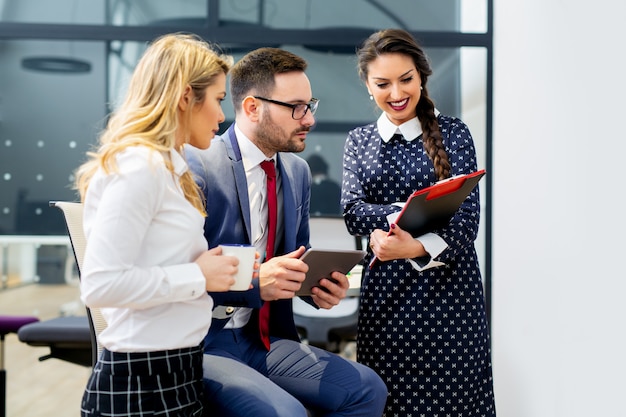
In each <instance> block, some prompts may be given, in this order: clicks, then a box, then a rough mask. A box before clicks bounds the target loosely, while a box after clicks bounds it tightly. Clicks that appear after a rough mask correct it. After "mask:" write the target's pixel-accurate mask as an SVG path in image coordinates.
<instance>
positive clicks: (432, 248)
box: [376, 109, 448, 271]
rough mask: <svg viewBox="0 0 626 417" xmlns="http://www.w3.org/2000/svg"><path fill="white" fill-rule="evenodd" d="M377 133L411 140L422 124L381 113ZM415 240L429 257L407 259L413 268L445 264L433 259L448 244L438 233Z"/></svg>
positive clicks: (389, 138)
mask: <svg viewBox="0 0 626 417" xmlns="http://www.w3.org/2000/svg"><path fill="white" fill-rule="evenodd" d="M438 114H439V111H438V110H437V109H435V115H438ZM376 124H377V127H378V133H379V134H380V137H381V138H382V140H383V141H384V142H389V141H390V140H391V138H392V137H393V135H395V134H401V135H402V136H403V137H404V140H406V141H407V142H411V141H413V140H415V139H417V138H418V137H419V136H420V135H421V134H422V133H423V132H422V125H421V124H420V121H419V119H418V118H417V117H414V118H412V119H411V120H407V121H406V122H404V123H402V124H401V125H400V126H396V125H394V124H393V123H391V121H390V120H389V119H388V118H387V115H386V114H385V113H383V114H381V115H380V117H379V118H378V121H377V123H376ZM404 203H405V201H399V202H397V203H394V205H396V206H399V207H403V206H404ZM399 214H400V213H399V212H398V213H393V214H391V215H390V216H389V218H388V219H387V221H388V222H389V224H391V223H393V222H394V221H395V219H396V217H397V216H398V215H399ZM415 240H417V241H419V242H420V243H421V244H422V245H423V246H424V249H425V250H426V252H428V254H429V255H430V259H428V260H427V262H424V263H418V262H416V261H415V260H413V259H409V260H408V261H409V262H410V263H411V266H413V268H414V269H416V270H418V271H423V270H425V269H430V268H434V267H437V266H442V265H445V264H444V263H443V262H439V261H434V260H433V259H435V258H436V257H437V256H439V255H440V254H441V252H443V251H444V250H445V249H446V248H447V247H448V244H447V243H446V241H445V240H443V239H442V238H441V237H440V236H439V235H436V234H435V233H426V234H424V235H422V236H418V237H416V238H415Z"/></svg>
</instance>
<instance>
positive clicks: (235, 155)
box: [224, 123, 252, 243]
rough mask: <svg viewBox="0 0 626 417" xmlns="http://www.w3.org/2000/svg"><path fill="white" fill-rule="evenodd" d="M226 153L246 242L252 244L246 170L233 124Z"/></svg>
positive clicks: (226, 141) (229, 129) (225, 142)
mask: <svg viewBox="0 0 626 417" xmlns="http://www.w3.org/2000/svg"><path fill="white" fill-rule="evenodd" d="M224 144H225V145H226V153H227V154H228V157H229V158H230V160H231V164H232V168H233V176H234V177H235V187H236V189H237V195H238V196H239V208H240V210H241V213H242V217H243V222H244V225H245V228H246V233H247V234H248V242H249V243H252V232H251V230H252V228H251V227H250V199H249V198H248V180H247V179H246V170H245V168H244V167H243V160H242V159H241V150H240V149H239V142H237V134H236V133H235V124H234V123H233V124H232V125H231V126H230V127H229V128H228V132H227V140H224Z"/></svg>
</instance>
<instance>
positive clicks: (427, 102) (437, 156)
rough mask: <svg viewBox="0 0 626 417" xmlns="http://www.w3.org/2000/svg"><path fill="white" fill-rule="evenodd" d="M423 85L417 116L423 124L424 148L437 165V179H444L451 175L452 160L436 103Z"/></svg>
mask: <svg viewBox="0 0 626 417" xmlns="http://www.w3.org/2000/svg"><path fill="white" fill-rule="evenodd" d="M423 87H424V88H423V89H422V97H421V98H420V101H419V103H418V104H417V108H416V112H417V118H418V119H419V121H420V123H421V125H422V132H423V133H422V141H423V143H424V149H425V150H426V154H427V155H428V157H429V158H430V159H431V161H433V165H434V166H435V176H436V177H437V180H443V179H446V178H448V177H450V171H451V168H450V161H449V160H448V153H447V152H446V149H445V147H444V146H443V138H442V136H441V131H440V130H439V123H438V122H437V116H435V103H433V101H432V100H431V99H430V98H429V97H428V92H427V90H426V88H425V86H423Z"/></svg>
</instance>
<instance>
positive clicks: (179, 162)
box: [170, 149, 189, 176]
mask: <svg viewBox="0 0 626 417" xmlns="http://www.w3.org/2000/svg"><path fill="white" fill-rule="evenodd" d="M170 160H171V161H172V166H173V168H174V172H175V173H176V175H178V176H181V175H183V174H184V173H185V172H186V171H187V169H189V168H188V166H187V162H186V161H185V158H184V157H183V156H182V155H181V154H180V153H179V152H178V151H176V150H175V149H170Z"/></svg>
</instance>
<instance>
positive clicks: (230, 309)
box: [226, 307, 235, 314]
mask: <svg viewBox="0 0 626 417" xmlns="http://www.w3.org/2000/svg"><path fill="white" fill-rule="evenodd" d="M234 312H235V307H226V314H233V313H234Z"/></svg>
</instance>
